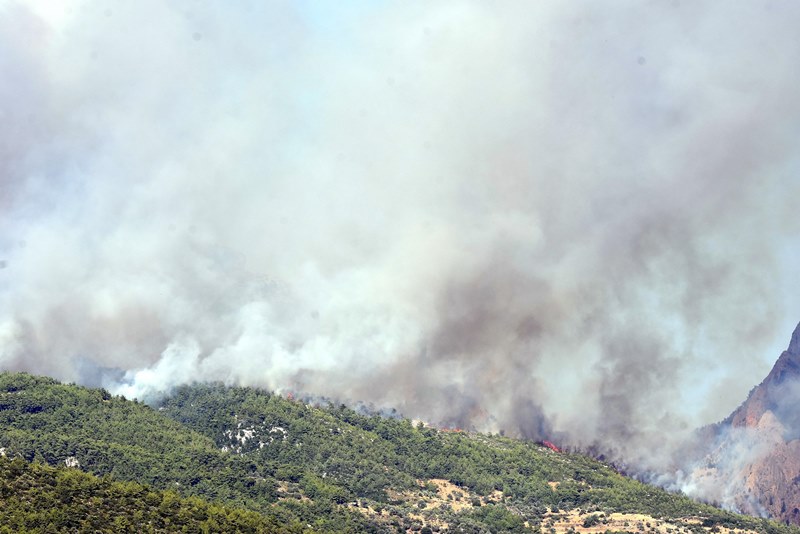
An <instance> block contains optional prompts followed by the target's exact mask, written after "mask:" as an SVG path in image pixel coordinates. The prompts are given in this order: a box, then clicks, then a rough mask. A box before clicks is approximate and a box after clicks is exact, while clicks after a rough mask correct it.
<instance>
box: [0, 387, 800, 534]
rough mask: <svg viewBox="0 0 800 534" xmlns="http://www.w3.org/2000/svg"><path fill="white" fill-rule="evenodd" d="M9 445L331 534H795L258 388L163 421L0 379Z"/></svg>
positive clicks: (522, 454)
mask: <svg viewBox="0 0 800 534" xmlns="http://www.w3.org/2000/svg"><path fill="white" fill-rule="evenodd" d="M0 447H2V451H0V452H2V453H4V454H6V455H8V456H9V457H10V456H16V455H20V456H22V457H24V458H26V459H28V460H33V459H37V460H39V461H44V462H48V463H52V464H64V463H67V462H69V463H70V464H71V465H79V466H80V467H81V469H84V470H86V471H89V472H92V473H95V474H100V475H103V474H109V475H113V476H114V477H118V478H120V479H125V480H131V481H137V482H144V483H148V484H152V485H153V486H154V487H157V488H164V489H166V488H169V489H173V490H174V491H176V492H178V493H179V494H181V495H184V496H189V495H199V496H202V497H204V498H207V499H210V500H213V501H219V502H224V503H228V504H233V505H236V506H241V507H245V508H247V509H250V510H254V511H258V512H261V513H263V514H265V515H266V516H267V518H268V520H270V521H277V522H279V523H281V524H285V525H288V526H292V525H293V527H292V528H294V529H300V528H301V527H302V528H307V529H309V530H312V531H319V532H324V531H329V532H432V531H442V532H444V531H451V532H475V533H477V532H487V531H488V532H525V531H531V530H532V531H540V530H542V529H550V531H551V532H552V531H553V530H554V531H555V532H567V531H570V530H582V531H585V532H604V531H606V530H615V531H631V532H634V531H635V532H640V531H652V532H664V533H666V532H677V531H682V532H689V531H694V532H704V531H710V530H712V529H715V530H720V529H722V530H725V529H728V528H731V529H740V530H748V531H757V532H789V531H791V532H797V530H792V529H790V528H788V527H785V526H782V525H778V524H775V523H770V522H767V521H765V520H760V519H755V518H751V517H746V516H738V515H735V514H732V513H728V512H723V511H721V510H719V509H716V508H713V507H711V506H707V505H701V504H698V503H696V502H693V501H691V500H690V499H688V498H687V497H685V496H682V495H677V494H671V493H667V492H665V491H663V490H660V489H657V488H654V487H651V486H647V485H644V484H641V483H639V482H637V481H634V480H632V479H629V478H626V477H624V476H622V475H620V474H619V473H617V472H616V471H614V470H613V469H612V468H611V467H609V466H607V465H604V464H602V463H599V462H597V461H595V460H592V459H590V458H588V457H585V456H581V455H576V454H566V453H562V452H557V451H554V450H552V449H550V448H548V447H545V446H541V445H537V444H535V443H531V442H525V441H519V440H513V439H509V438H504V437H501V436H491V435H483V434H472V433H463V432H452V431H450V432H447V431H442V430H437V429H433V428H427V427H424V426H423V425H421V424H418V425H412V423H411V422H410V421H408V420H405V419H399V418H397V419H392V418H385V417H379V416H377V415H362V414H359V413H356V412H355V411H353V410H350V409H348V408H346V407H344V406H332V405H324V406H318V405H313V404H307V403H303V402H299V401H293V400H289V399H285V398H282V397H280V396H276V395H273V394H270V393H268V392H265V391H260V390H256V389H252V388H230V387H224V386H221V385H194V386H188V387H183V388H180V389H179V390H177V391H176V392H175V393H174V395H172V396H171V397H170V398H168V399H165V400H164V401H163V403H162V405H161V406H159V407H158V408H157V409H153V408H151V407H148V406H145V405H142V404H140V403H137V402H133V401H129V400H125V399H122V398H120V397H112V396H110V395H108V394H107V393H106V392H104V391H103V390H96V389H87V388H82V387H78V386H74V385H63V384H58V383H57V382H55V381H53V380H51V379H47V378H39V377H32V376H30V375H25V374H12V373H3V374H0Z"/></svg>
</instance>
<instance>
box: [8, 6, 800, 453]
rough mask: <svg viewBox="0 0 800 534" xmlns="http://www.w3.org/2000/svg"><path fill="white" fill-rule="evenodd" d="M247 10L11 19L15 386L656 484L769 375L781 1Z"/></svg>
mask: <svg viewBox="0 0 800 534" xmlns="http://www.w3.org/2000/svg"><path fill="white" fill-rule="evenodd" d="M234 4H235V5H234ZM234 4H229V3H225V4H222V3H217V2H201V1H192V2H189V1H174V2H160V1H155V0H137V1H136V2H133V1H130V2H128V1H122V2H115V3H111V2H102V1H99V0H98V1H90V0H86V1H74V2H71V3H69V2H68V3H52V4H51V3H48V2H46V1H40V2H35V3H31V4H28V3H16V2H11V1H8V0H4V3H2V4H0V106H1V107H2V109H1V110H0V118H1V119H2V124H3V128H2V129H0V173H1V175H0V180H2V183H0V260H2V264H1V265H2V269H0V366H2V368H4V369H24V370H28V371H33V372H37V373H46V374H49V375H53V376H56V377H58V378H61V379H64V380H75V381H79V382H83V383H93V384H104V385H106V386H107V387H111V388H113V389H114V390H115V391H117V392H122V393H125V394H126V395H129V396H140V397H141V396H146V395H149V394H153V393H155V392H159V391H165V390H168V389H169V388H170V387H171V386H173V385H175V384H178V383H183V382H190V381H194V380H222V381H225V382H229V383H237V384H245V385H259V386H265V387H268V388H273V389H277V390H297V391H308V392H313V393H318V394H323V395H328V396H332V397H336V398H338V399H351V400H353V401H364V402H372V403H375V404H376V405H379V406H391V407H395V408H397V409H398V410H399V411H400V412H402V413H404V414H405V415H407V416H409V417H420V418H423V419H426V420H429V421H432V422H438V423H440V424H448V425H454V426H475V427H477V428H480V429H484V430H493V431H496V430H501V429H502V430H505V431H506V432H509V433H512V434H518V435H523V436H526V437H531V438H536V437H541V436H543V435H559V436H561V439H562V440H563V441H564V442H565V443H569V444H572V445H574V446H582V447H588V446H592V445H596V444H602V446H603V447H604V449H606V450H608V451H610V453H611V454H618V455H619V456H620V457H623V458H627V459H629V460H630V461H632V462H644V461H647V462H650V463H652V464H663V463H666V462H667V461H668V460H669V458H670V455H671V451H672V445H673V444H674V443H677V442H678V441H680V439H681V438H682V436H683V435H684V434H685V433H686V432H688V431H690V430H691V429H692V428H694V427H695V426H697V425H699V424H703V423H707V422H710V421H713V420H718V419H720V418H721V417H723V416H724V415H726V414H727V413H729V412H730V410H731V409H732V408H733V407H735V406H736V405H737V404H738V403H739V402H740V401H741V400H742V399H743V398H744V396H745V394H746V392H747V390H748V389H749V388H750V387H751V386H752V385H753V384H754V382H755V381H757V379H758V378H757V377H760V376H763V375H764V374H766V372H767V370H768V369H769V365H770V363H771V361H770V360H771V359H772V358H773V356H774V355H776V354H777V351H775V350H773V343H776V340H778V341H777V342H779V343H782V342H783V341H784V340H785V336H786V332H785V331H783V330H782V328H784V327H786V322H785V321H786V318H787V317H788V316H790V315H791V318H790V319H789V323H790V324H791V323H792V322H793V321H796V318H797V316H799V315H800V308H798V306H797V303H796V302H792V301H790V300H789V298H788V295H795V294H796V290H797V289H798V285H797V280H796V273H797V272H798V271H800V269H799V268H800V258H798V255H797V253H796V252H795V250H796V246H797V244H798V243H797V237H796V236H797V235H799V234H798V218H797V217H796V199H797V198H798V193H800V180H797V177H796V175H797V171H798V169H799V168H800V167H799V166H798V163H799V161H798V154H799V153H798V151H797V150H796V148H797V141H798V134H800V131H798V128H797V125H798V124H800V100H798V99H797V98H796V95H797V94H798V89H800V86H799V85H800V84H799V83H798V82H800V71H799V70H798V69H797V65H798V63H800V61H799V60H800V57H798V56H799V55H800V41H798V39H797V32H796V28H797V27H798V23H800V5H798V4H797V3H795V2H790V1H785V2H727V3H725V4H722V3H719V2H703V1H700V2H684V3H680V2H666V1H665V2H646V3H636V4H630V5H624V6H623V5H621V4H620V5H610V4H608V3H605V4H602V5H601V4H588V3H579V2H537V3H530V2H520V3H515V2H503V3H494V2H436V3H430V2H413V1H412V2H403V3H402V4H399V3H383V2H366V3H363V4H359V3H351V4H349V5H346V6H344V5H339V4H333V3H330V4H328V3H314V2H281V1H275V2H238V3H234ZM792 326H793V324H792ZM640 455H641V456H643V457H640Z"/></svg>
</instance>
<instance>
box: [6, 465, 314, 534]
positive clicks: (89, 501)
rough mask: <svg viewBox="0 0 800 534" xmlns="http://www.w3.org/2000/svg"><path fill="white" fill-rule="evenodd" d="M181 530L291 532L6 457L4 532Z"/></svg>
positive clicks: (247, 515) (167, 495)
mask: <svg viewBox="0 0 800 534" xmlns="http://www.w3.org/2000/svg"><path fill="white" fill-rule="evenodd" d="M180 531H184V532H285V531H286V530H285V529H284V527H283V526H282V525H281V524H279V523H278V522H277V521H276V520H275V519H268V518H266V517H264V516H262V515H260V514H258V513H256V512H252V511H247V510H241V509H232V508H229V507H224V506H219V505H216V504H209V503H208V502H206V501H204V500H202V499H199V498H197V497H189V498H182V497H180V496H179V495H178V494H177V493H175V492H174V491H155V490H153V489H151V488H148V487H146V486H142V485H141V484H137V483H135V482H116V481H113V480H111V478H109V477H103V478H98V477H95V476H93V475H89V474H86V473H82V472H80V471H78V470H77V469H68V468H59V469H56V468H53V467H49V466H46V465H42V464H40V463H38V462H37V463H28V462H26V461H24V460H23V459H22V458H19V457H17V458H15V459H14V460H10V459H8V458H0V533H3V534H5V533H8V534H12V533H18V532H113V533H117V532H131V533H137V534H138V533H143V534H144V533H151V532H153V533H154V532H180ZM298 531H299V529H298Z"/></svg>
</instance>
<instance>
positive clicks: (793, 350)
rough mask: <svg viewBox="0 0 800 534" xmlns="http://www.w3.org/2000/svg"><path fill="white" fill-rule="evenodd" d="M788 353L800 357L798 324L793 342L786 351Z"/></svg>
mask: <svg viewBox="0 0 800 534" xmlns="http://www.w3.org/2000/svg"><path fill="white" fill-rule="evenodd" d="M786 352H789V353H790V354H797V355H800V323H798V324H797V327H796V328H795V329H794V332H793V333H792V341H790V342H789V348H788V349H786Z"/></svg>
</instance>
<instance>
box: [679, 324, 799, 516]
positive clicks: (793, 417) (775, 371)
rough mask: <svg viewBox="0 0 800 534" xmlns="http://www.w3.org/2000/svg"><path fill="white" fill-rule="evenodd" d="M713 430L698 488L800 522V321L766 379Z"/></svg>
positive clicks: (748, 509) (696, 475) (695, 479)
mask: <svg viewBox="0 0 800 534" xmlns="http://www.w3.org/2000/svg"><path fill="white" fill-rule="evenodd" d="M707 435H708V436H709V438H711V439H709V441H708V446H709V448H710V450H711V452H710V453H708V454H707V455H706V457H705V458H704V460H703V461H702V462H701V463H700V467H697V468H695V470H694V472H693V473H692V482H691V483H692V484H693V485H694V486H695V487H696V488H698V490H702V491H707V492H709V494H711V495H716V498H717V500H718V501H719V502H720V503H721V504H725V505H728V506H731V507H733V508H735V509H737V510H739V511H742V512H745V513H748V514H753V515H768V516H770V517H773V518H776V519H780V520H782V521H787V522H791V523H796V524H800V325H798V326H797V328H796V329H795V331H794V333H793V334H792V339H791V342H790V344H789V347H788V349H787V350H786V351H784V352H783V354H781V356H780V358H778V361H777V362H776V363H775V366H774V367H773V368H772V371H770V373H769V374H768V375H767V377H766V378H765V379H764V381H763V382H761V383H760V384H759V385H758V386H756V387H755V388H754V389H753V390H752V391H751V392H750V395H749V396H748V397H747V400H746V401H745V402H744V403H742V405H741V406H739V408H737V409H736V410H735V411H734V412H733V413H732V414H731V415H730V416H729V417H728V418H727V419H725V420H724V421H722V422H721V423H718V424H717V425H714V426H713V427H711V432H708V433H707ZM707 450H709V449H707ZM698 493H700V491H698Z"/></svg>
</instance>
